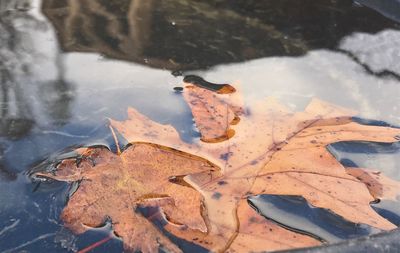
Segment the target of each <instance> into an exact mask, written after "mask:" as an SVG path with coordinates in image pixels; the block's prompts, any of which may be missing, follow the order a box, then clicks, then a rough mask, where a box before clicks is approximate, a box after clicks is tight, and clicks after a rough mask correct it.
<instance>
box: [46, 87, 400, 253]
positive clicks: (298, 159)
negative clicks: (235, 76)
mask: <svg viewBox="0 0 400 253" xmlns="http://www.w3.org/2000/svg"><path fill="white" fill-rule="evenodd" d="M239 95H240V93H235V92H234V90H230V92H221V93H215V92H213V91H211V90H207V89H204V88H201V87H197V86H194V85H191V84H187V86H186V87H185V89H184V98H185V100H186V102H187V103H188V105H189V106H190V108H191V110H192V113H193V117H194V120H195V123H196V126H197V127H198V130H199V131H200V134H201V136H202V138H201V141H199V142H195V143H192V144H189V143H186V142H184V141H182V140H181V138H180V136H179V134H178V132H177V131H176V130H175V129H174V128H173V127H172V126H170V125H162V124H159V123H157V122H155V121H153V120H151V119H149V118H147V117H146V116H144V115H142V114H141V113H139V112H138V111H136V110H135V109H133V108H129V109H128V119H127V120H126V121H123V122H119V121H115V120H111V119H110V124H111V126H112V127H113V128H115V129H116V130H118V131H119V133H121V134H122V136H124V138H126V139H127V140H128V141H129V142H130V143H132V144H133V146H132V147H129V148H127V149H126V150H125V151H123V152H122V154H120V155H114V154H112V153H111V152H109V151H107V150H103V149H95V148H94V149H89V150H88V152H89V153H90V154H89V155H87V157H88V159H86V160H85V161H82V162H81V164H79V166H77V165H75V161H69V160H65V161H64V162H63V163H62V164H61V165H60V166H59V167H58V170H57V171H56V175H55V176H51V175H47V174H46V175H45V176H48V177H53V178H55V179H57V180H66V181H71V180H73V181H76V180H81V185H80V187H79V189H78V191H77V192H76V193H75V194H74V195H73V197H72V198H71V200H70V201H69V203H68V205H67V207H66V208H65V209H64V212H63V219H64V221H65V222H66V225H67V226H69V227H70V228H71V229H73V230H74V231H76V232H82V231H84V229H85V228H86V227H85V226H83V225H82V224H85V225H89V226H96V225H98V224H100V223H101V222H102V221H103V220H104V217H105V216H109V217H111V219H112V220H113V222H114V223H115V227H114V230H115V231H116V233H117V234H118V235H120V236H121V237H122V238H123V240H124V245H125V247H126V249H127V250H137V249H139V250H142V251H145V252H152V251H156V249H157V247H158V246H159V244H163V245H164V247H166V248H167V249H169V250H171V251H179V249H178V248H177V246H176V245H174V244H173V243H172V242H171V241H169V240H168V239H167V238H166V237H165V236H164V235H163V234H162V233H161V232H160V230H158V229H157V228H156V227H155V226H154V225H153V224H151V223H150V222H149V221H148V220H147V219H145V218H144V216H142V215H141V214H140V213H137V212H135V210H137V208H138V207H143V206H146V205H147V206H156V207H160V209H161V212H162V213H163V214H164V216H165V217H166V220H167V222H166V223H165V224H164V229H165V230H167V231H168V232H169V233H170V234H172V235H174V236H176V237H179V238H181V239H185V240H187V241H189V242H192V243H195V244H198V245H200V246H202V247H204V248H206V249H209V250H211V251H218V252H219V251H229V252H252V251H265V250H268V251H272V250H280V249H287V248H295V247H307V246H313V245H317V244H319V242H318V241H317V240H315V239H313V238H311V237H308V236H305V235H300V234H297V233H294V232H291V231H289V230H287V229H285V228H282V227H280V226H278V225H277V224H274V223H272V222H271V221H268V220H266V219H264V218H263V217H262V216H260V215H259V214H257V213H256V212H255V211H254V210H253V209H252V208H251V207H249V205H248V204H247V202H246V198H247V197H248V196H251V195H259V194H274V195H298V196H303V197H304V199H306V200H307V201H308V202H309V203H310V204H311V205H313V206H316V207H321V208H326V209H329V210H331V211H332V212H334V213H336V214H338V215H340V216H342V217H343V218H345V219H347V220H349V221H351V222H353V223H363V224H367V225H369V226H373V227H375V228H378V229H381V230H390V229H393V228H395V227H396V226H395V225H393V224H392V223H390V222H389V221H388V220H386V219H385V218H383V217H381V216H380V215H379V214H377V213H376V212H375V211H374V210H373V209H372V208H371V207H370V202H372V201H374V199H375V198H377V197H381V196H387V197H388V198H390V197H393V194H392V193H391V192H392V191H397V188H394V187H392V185H394V184H392V182H389V181H388V180H381V179H377V178H374V180H375V181H377V182H378V183H379V185H388V186H385V187H383V189H384V190H383V192H384V194H383V195H382V192H379V191H377V189H376V187H375V188H372V187H370V186H369V184H371V182H370V181H371V179H370V178H368V177H366V176H365V175H361V176H360V175H358V174H357V173H358V171H355V170H354V169H351V168H347V169H346V168H345V167H343V166H342V165H341V164H340V163H339V162H338V161H337V160H336V159H335V157H334V156H333V155H332V154H330V153H329V152H328V150H327V148H326V147H327V146H328V145H329V144H332V143H335V142H340V141H374V142H387V143H391V142H396V141H398V139H397V136H399V135H400V129H397V128H390V127H379V126H366V125H361V124H358V123H355V122H353V121H352V116H354V115H355V112H353V111H350V110H347V109H345V108H341V107H338V106H334V105H331V104H329V103H326V102H323V101H320V100H318V99H313V100H312V101H311V102H310V104H309V105H308V106H307V108H306V109H305V110H304V112H292V111H290V110H289V109H287V108H286V107H284V106H282V105H281V104H279V103H278V102H277V101H276V100H274V99H272V98H268V99H265V100H263V101H258V102H256V103H252V104H248V105H243V103H242V102H241V99H240V97H239ZM239 118H240V121H239ZM150 144H151V145H150ZM200 157H201V158H200ZM89 158H90V159H89ZM92 161H94V164H96V166H95V167H94V165H93V164H91V162H92ZM356 172H357V173H356ZM356 174H357V175H356ZM368 175H369V174H368ZM396 187H397V186H396ZM379 189H380V188H379ZM146 231H147V233H146Z"/></svg>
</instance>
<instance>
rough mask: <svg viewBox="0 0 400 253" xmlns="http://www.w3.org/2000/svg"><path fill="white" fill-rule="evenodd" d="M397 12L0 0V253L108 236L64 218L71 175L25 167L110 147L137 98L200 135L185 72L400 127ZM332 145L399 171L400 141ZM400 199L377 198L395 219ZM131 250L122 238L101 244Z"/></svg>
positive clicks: (292, 222)
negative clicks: (114, 127) (33, 173)
mask: <svg viewBox="0 0 400 253" xmlns="http://www.w3.org/2000/svg"><path fill="white" fill-rule="evenodd" d="M399 9H400V1H398V0H387V1H382V2H380V1H373V0H359V1H351V0H337V1H333V0H332V1H327V0H319V1H315V0H298V1H292V0H280V1H275V0H268V1H266V0H261V1H256V0H254V1H252V0H243V1H242V0H238V1H229V0H214V1H213V0H206V1H185V0H166V1H155V0H146V1H134V0H114V1H109V0H80V1H68V0H43V1H38V0H33V1H29V0H21V1H18V0H15V1H13V0H0V87H1V90H0V95H1V96H0V97H1V99H2V100H1V101H0V115H1V119H0V252H45V251H46V252H70V251H76V250H79V249H83V248H85V247H86V246H88V245H91V244H92V243H94V242H96V241H99V240H101V239H104V238H106V237H108V236H109V234H110V228H109V227H107V226H105V227H104V228H98V229H96V230H93V231H90V232H88V233H86V234H84V235H81V236H74V235H72V234H71V233H70V232H69V231H67V230H66V229H64V228H63V226H62V223H61V222H60V220H59V214H60V212H61V210H62V208H63V206H64V205H65V202H66V199H67V196H68V194H69V192H70V188H71V186H69V185H67V184H65V183H59V182H50V181H49V182H36V181H33V180H31V179H30V178H29V177H28V175H27V171H29V170H30V169H31V168H33V167H35V166H37V165H38V164H41V166H45V165H43V164H46V163H43V161H47V162H48V163H50V164H51V162H52V161H54V160H56V159H58V158H59V155H60V154H64V153H66V152H68V151H69V150H71V149H73V147H76V146H82V145H99V144H100V145H111V141H110V136H109V133H108V130H107V128H106V127H105V124H104V122H105V118H106V117H111V118H114V119H120V120H121V119H124V117H126V108H127V107H128V106H132V107H135V108H137V109H138V110H139V111H140V112H142V113H143V114H145V115H147V116H149V117H150V118H152V119H153V120H156V121H158V122H161V123H164V124H165V123H168V124H171V125H173V126H174V127H175V128H176V129H177V130H178V131H179V133H180V135H181V137H182V138H183V139H184V140H186V141H191V140H193V139H194V138H197V136H198V133H197V132H196V129H195V128H194V127H193V122H192V118H191V113H190V110H189V108H188V107H187V106H186V105H185V103H184V102H183V100H182V97H181V95H180V93H179V89H174V88H175V87H179V86H180V85H181V83H182V80H183V77H184V76H188V75H192V76H193V75H196V76H200V77H202V78H204V79H205V80H207V81H208V82H210V83H216V84H223V83H239V84H240V85H241V87H242V90H243V93H244V98H245V99H246V100H253V99H261V98H264V97H267V96H274V97H276V98H278V99H279V100H280V101H281V102H282V103H284V104H286V105H287V106H289V107H290V108H292V109H293V110H295V111H301V110H302V109H303V108H304V107H305V106H306V104H307V103H308V102H309V101H310V99H311V98H312V97H314V96H315V97H318V98H321V99H324V100H327V101H330V102H333V103H335V104H338V105H342V106H346V107H349V108H353V109H356V110H358V111H359V112H360V114H359V117H360V120H363V121H364V122H365V123H368V124H377V123H380V124H382V123H384V124H389V125H393V126H399V125H400V107H399V104H400V103H399V102H400V30H399V29H400V23H399V22H400V14H399V13H400V12H399V11H397V12H396V10H399ZM366 119H367V120H366ZM331 151H332V152H333V153H334V154H335V156H336V157H338V159H339V160H340V161H341V162H342V163H343V164H345V165H351V166H359V167H367V168H374V169H380V170H381V171H382V172H383V173H385V174H386V175H388V176H390V177H392V178H394V179H398V180H400V170H399V169H398V168H399V166H398V165H399V164H400V156H399V154H400V151H399V145H398V144H391V145H388V144H379V143H375V144H371V143H339V144H335V145H332V146H331ZM253 202H254V201H253ZM256 202H259V204H257V203H256ZM253 204H255V205H258V206H257V207H258V208H259V209H260V211H261V212H264V215H265V216H267V217H268V218H271V219H275V220H276V221H277V222H280V223H283V225H285V226H288V227H291V228H292V229H296V230H302V231H305V232H307V233H309V234H313V235H314V236H315V237H318V238H321V239H323V240H325V241H328V242H333V241H338V240H343V239H347V238H350V237H354V236H360V235H364V234H368V233H371V232H374V231H372V230H371V228H368V227H364V226H358V225H357V224H349V223H348V222H347V221H343V220H340V219H339V218H338V217H336V216H332V214H330V213H327V211H326V210H320V209H318V210H315V209H313V207H310V206H308V205H307V204H306V203H305V202H304V201H301V199H299V198H296V197H295V198H286V197H282V198H275V197H271V196H269V197H265V196H264V197H263V196H261V197H258V199H257V201H255V202H254V203H253ZM398 206H399V205H398V203H396V202H393V203H388V202H381V203H378V204H373V207H374V208H376V210H377V211H379V213H381V214H382V215H383V216H385V217H387V218H388V219H389V220H391V221H392V222H393V223H395V224H399V220H400V218H399V217H400V210H399V208H398ZM293 208H298V210H303V211H302V212H297V213H290V210H293ZM268 213H269V214H270V215H268ZM280 215H281V216H280ZM121 251H122V244H121V242H120V241H119V240H118V239H116V238H113V239H112V240H109V241H108V242H106V243H104V244H103V245H101V246H99V247H98V248H96V249H95V250H94V251H93V252H121Z"/></svg>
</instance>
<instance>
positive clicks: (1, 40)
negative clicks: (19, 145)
mask: <svg viewBox="0 0 400 253" xmlns="http://www.w3.org/2000/svg"><path fill="white" fill-rule="evenodd" d="M28 10H29V2H28V1H13V0H8V1H4V0H2V1H1V2H0V13H1V14H0V44H1V45H2V47H1V49H0V86H1V87H0V91H1V92H0V99H1V100H0V101H1V104H0V117H1V119H0V136H4V137H6V138H20V137H22V136H24V135H26V134H27V133H28V132H29V131H30V130H31V129H32V127H33V126H35V125H37V124H38V119H41V120H43V119H44V120H45V121H47V122H45V123H62V122H64V121H65V120H67V119H68V118H69V114H70V113H69V104H70V102H71V96H70V94H71V86H70V85H69V84H68V83H66V82H65V81H64V78H63V71H64V70H63V66H62V58H61V56H60V55H59V53H58V52H56V54H55V56H54V57H52V56H49V55H44V54H43V52H40V51H38V50H37V49H36V48H35V42H34V39H35V38H33V36H38V35H39V36H40V34H41V33H46V32H49V29H50V28H49V26H48V24H46V22H45V21H40V20H37V19H36V18H35V17H34V16H32V15H30V14H29V13H28ZM49 53H53V52H49ZM39 61H40V62H41V63H42V65H43V66H48V65H53V66H54V69H56V70H57V74H56V75H55V76H54V77H53V78H47V79H45V80H41V79H39V78H37V75H36V72H37V70H35V68H37V64H38V62H39ZM49 71H51V70H49ZM40 123H44V122H40Z"/></svg>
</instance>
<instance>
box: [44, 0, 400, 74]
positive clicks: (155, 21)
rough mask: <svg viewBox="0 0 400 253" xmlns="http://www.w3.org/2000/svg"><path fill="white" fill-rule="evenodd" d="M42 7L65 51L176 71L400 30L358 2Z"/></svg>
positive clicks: (51, 2)
mask: <svg viewBox="0 0 400 253" xmlns="http://www.w3.org/2000/svg"><path fill="white" fill-rule="evenodd" d="M391 1H397V0H391ZM42 9H43V12H44V14H45V15H46V16H47V17H48V18H49V19H50V20H51V22H52V23H53V24H54V26H55V28H56V30H57V31H58V36H59V39H60V43H61V45H62V48H63V50H65V51H71V52H97V53H100V54H103V55H105V56H107V57H110V58H114V59H120V60H127V61H133V62H138V63H141V64H146V65H149V66H153V67H157V68H166V69H170V70H188V69H204V68H207V67H210V66H214V65H217V64H221V63H229V62H241V61H245V60H249V59H254V58H262V57H269V56H299V55H303V54H305V53H307V52H309V51H310V50H313V49H320V48H327V49H336V47H337V45H338V43H340V41H341V40H342V39H343V38H344V37H345V36H347V35H349V34H352V33H353V32H367V33H376V32H378V31H381V30H383V29H388V28H396V27H398V25H397V24H396V23H395V22H393V21H392V20H390V19H387V18H385V17H383V16H381V15H380V14H379V13H377V12H375V11H373V10H371V9H369V8H365V7H361V6H359V5H356V4H355V3H354V1H352V0H343V1H330V0H320V1H315V0H299V1H292V0H280V1H276V0H262V1H260V0H237V1H229V0H205V1H187V0H167V1H153V0H146V1H141V0H115V1H107V0H71V1H69V0H44V1H43V6H42Z"/></svg>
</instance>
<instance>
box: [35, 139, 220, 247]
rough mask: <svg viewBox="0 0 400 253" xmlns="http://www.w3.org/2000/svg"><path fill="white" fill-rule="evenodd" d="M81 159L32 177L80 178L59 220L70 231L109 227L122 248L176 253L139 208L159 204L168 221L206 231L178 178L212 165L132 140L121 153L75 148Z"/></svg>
mask: <svg viewBox="0 0 400 253" xmlns="http://www.w3.org/2000/svg"><path fill="white" fill-rule="evenodd" d="M78 153H80V154H81V156H80V158H79V159H78V160H77V159H66V160H64V161H62V162H61V163H60V164H59V165H58V166H57V168H56V170H55V171H54V172H53V173H36V175H37V176H44V177H48V178H53V179H56V180H59V181H66V182H74V181H79V182H80V184H79V188H78V189H77V191H76V192H75V193H74V194H73V195H72V197H71V198H70V199H69V201H68V205H67V206H66V207H65V208H64V210H63V212H62V214H61V218H62V219H63V221H64V222H65V225H66V227H68V228H69V229H71V230H72V231H73V232H75V233H78V234H79V233H83V232H85V231H86V230H88V229H90V228H93V227H98V226H100V225H102V224H104V222H105V220H106V219H107V217H109V218H111V220H112V224H113V230H114V231H115V233H116V234H117V235H118V236H119V237H121V238H122V240H123V243H124V248H125V250H126V251H129V252H133V251H137V250H140V251H142V252H158V249H159V247H163V248H164V249H167V250H168V251H171V252H180V249H179V248H178V247H177V246H175V245H174V244H173V243H172V242H171V241H170V240H169V239H168V238H167V237H165V236H164V235H163V234H162V233H161V232H160V231H159V229H157V228H156V227H155V226H154V225H153V223H151V221H149V220H148V219H146V218H145V217H144V216H143V215H142V214H141V213H139V210H138V207H147V206H159V207H161V208H162V209H163V213H164V214H165V215H166V216H167V218H168V220H170V221H177V222H179V223H178V224H184V225H185V226H188V227H190V228H192V229H195V230H199V231H204V232H205V231H206V225H205V223H204V220H203V218H202V216H201V203H202V200H201V198H202V197H201V196H200V194H199V193H198V192H197V191H195V190H194V189H192V188H191V187H188V185H187V184H185V183H184V181H180V180H179V177H181V176H184V175H186V174H190V173H199V172H205V171H208V172H209V171H211V170H213V169H214V168H213V167H212V166H211V165H210V164H209V163H208V162H207V161H205V160H204V159H200V158H198V157H194V156H190V155H187V154H183V153H180V152H177V151H173V150H170V149H166V148H162V147H158V146H154V145H148V144H136V145H134V146H130V147H128V148H127V149H126V150H124V151H123V152H122V153H121V154H120V155H116V154H113V153H112V152H110V151H109V150H108V149H106V148H87V149H80V150H79V152H78Z"/></svg>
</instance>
